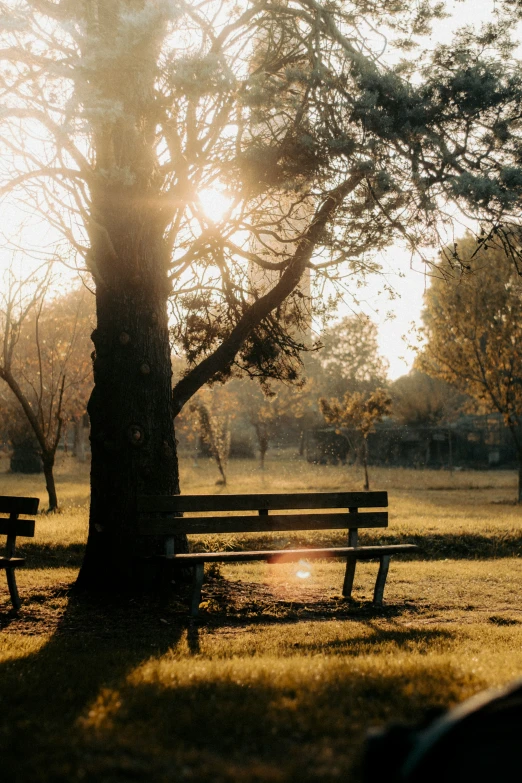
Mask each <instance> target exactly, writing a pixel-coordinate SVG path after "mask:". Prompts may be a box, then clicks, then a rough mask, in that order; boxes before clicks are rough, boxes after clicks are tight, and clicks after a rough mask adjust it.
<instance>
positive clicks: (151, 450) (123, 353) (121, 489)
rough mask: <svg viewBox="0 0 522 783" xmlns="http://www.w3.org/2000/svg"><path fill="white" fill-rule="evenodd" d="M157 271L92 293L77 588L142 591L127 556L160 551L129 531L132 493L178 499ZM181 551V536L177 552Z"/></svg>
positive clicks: (137, 566) (133, 518)
mask: <svg viewBox="0 0 522 783" xmlns="http://www.w3.org/2000/svg"><path fill="white" fill-rule="evenodd" d="M158 266H159V268H160V270H161V266H160V265H158V264H157V263H156V264H153V263H150V264H149V267H148V269H144V270H143V272H144V273H143V275H141V276H140V277H139V278H138V279H135V282H134V285H129V284H128V283H127V282H125V284H124V285H123V284H120V287H118V286H117V285H115V286H114V287H112V286H107V285H103V284H98V285H97V292H96V306H97V328H96V330H95V331H94V332H93V335H92V339H93V342H94V345H95V349H96V350H95V354H94V355H93V360H94V361H93V367H94V389H93V392H92V395H91V398H90V400H89V405H88V412H89V417H90V423H91V434H90V440H91V452H92V462H91V510H90V523H89V537H88V542H87V550H86V554H85V559H84V562H83V565H82V568H81V571H80V574H79V577H78V581H77V587H78V588H79V589H88V590H102V591H105V590H107V591H109V592H110V591H112V590H129V589H140V588H143V586H144V584H145V582H146V581H147V580H146V579H145V577H144V573H146V571H145V570H144V568H143V561H140V558H139V557H137V556H138V555H149V554H154V553H158V554H159V553H164V551H165V540H164V539H155V538H154V537H146V538H145V537H141V538H140V537H138V535H137V532H136V523H137V514H136V498H137V495H139V494H150V495H161V494H167V495H171V494H178V493H179V480H178V461H177V454H176V441H175V437H174V424H173V405H172V369H171V356H170V343H169V331H168V322H167V304H166V301H167V290H168V288H167V285H166V276H165V273H164V272H163V275H164V277H162V276H161V275H158V274H157V273H156V274H154V272H155V271H156V269H157V268H158ZM163 270H164V267H163ZM158 277H159V280H158ZM120 280H121V278H120ZM149 539H150V540H149ZM185 545H186V539H185V538H182V539H181V540H180V541H178V542H177V543H176V549H177V551H182V548H184V547H185ZM148 586H150V585H148Z"/></svg>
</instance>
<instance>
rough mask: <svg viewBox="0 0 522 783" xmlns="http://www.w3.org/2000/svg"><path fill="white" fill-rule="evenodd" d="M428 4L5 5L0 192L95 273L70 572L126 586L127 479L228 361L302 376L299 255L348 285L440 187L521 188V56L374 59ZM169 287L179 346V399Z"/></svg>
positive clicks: (156, 453) (131, 547) (155, 462)
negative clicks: (78, 511) (81, 525)
mask: <svg viewBox="0 0 522 783" xmlns="http://www.w3.org/2000/svg"><path fill="white" fill-rule="evenodd" d="M434 13H435V14H439V15H440V13H441V7H440V6H439V5H433V6H432V4H429V3H424V2H422V3H417V2H407V1H406V0H397V2H394V3H393V5H392V6H390V4H388V3H386V4H380V3H367V2H366V1H365V0H351V1H350V2H348V3H342V4H337V5H335V4H328V5H324V6H323V5H321V4H320V3H317V2H315V0H295V2H292V3H288V2H283V3H279V4H267V3H266V2H265V0H242V1H241V2H236V0H234V1H233V2H232V1H230V2H229V1H228V0H222V1H221V2H218V3H216V2H214V0H208V2H202V3H200V4H198V5H197V7H194V6H193V5H192V4H185V5H178V4H177V3H172V2H171V0H156V1H155V2H146V0H103V1H102V0H91V1H90V2H85V1H84V0H5V1H4V2H1V3H0V20H1V22H2V25H3V45H2V48H1V50H0V70H1V76H2V81H1V84H0V94H1V98H2V103H3V109H2V115H1V128H0V137H1V140H2V149H1V152H2V184H1V186H0V187H1V188H2V193H3V194H14V193H16V194H17V195H18V196H19V197H21V198H23V200H24V201H25V203H26V204H27V203H29V204H30V205H31V208H32V209H33V210H34V211H35V212H37V213H39V214H41V215H42V216H43V217H44V218H45V219H46V220H47V221H49V222H50V223H51V224H52V225H53V226H54V227H55V229H56V230H57V231H59V232H61V233H62V235H63V236H64V237H65V238H66V239H67V241H68V242H69V243H70V245H71V247H72V248H74V251H75V252H76V253H77V254H78V256H79V258H80V260H81V259H83V260H84V263H85V265H86V268H87V269H88V270H89V272H90V274H91V275H92V277H93V280H94V285H95V289H96V316H97V326H96V329H95V331H94V333H93V342H94V345H95V359H94V382H95V385H94V391H93V394H92V396H91V398H90V402H89V415H90V422H91V450H92V469H91V490H92V491H91V514H90V527H89V539H88V544H87V550H86V555H85V560H84V564H83V567H82V570H81V573H80V577H79V585H80V586H83V587H85V588H95V589H98V588H102V589H103V588H104V587H108V589H113V588H114V586H117V587H118V588H121V587H123V586H125V585H128V586H131V585H133V584H135V573H134V564H135V558H134V553H135V551H136V549H137V548H138V546H141V547H142V546H143V542H139V541H138V540H137V538H136V535H135V532H134V531H135V525H136V495H137V493H144V492H148V493H152V494H172V493H177V492H178V491H179V480H178V467H177V458H176V444H175V438H174V432H173V426H172V419H173V417H174V416H175V415H176V414H177V413H178V412H179V411H180V410H181V409H182V408H183V406H184V405H185V404H186V403H187V401H188V400H189V399H190V398H191V397H192V396H193V395H194V394H195V393H196V392H197V390H198V389H199V388H201V387H202V386H203V385H204V384H205V383H207V382H208V381H209V380H212V379H214V380H216V379H220V378H222V377H224V376H227V375H228V374H230V373H231V372H234V371H237V372H240V371H241V372H246V373H248V374H250V375H254V376H255V375H258V376H267V375H268V376H272V377H279V378H283V379H286V380H292V379H294V378H295V376H296V373H297V372H298V355H299V352H300V350H301V349H302V348H303V347H304V345H303V343H302V342H301V341H300V340H299V339H297V338H296V334H298V333H299V328H297V330H296V327H299V324H300V322H302V320H303V319H305V318H308V314H307V313H303V303H304V302H306V297H305V296H304V295H303V292H302V291H301V279H302V277H303V274H304V272H305V271H306V270H307V269H311V270H312V273H313V275H314V277H315V278H317V280H319V278H320V277H321V275H326V276H327V277H328V279H329V280H332V279H334V280H335V279H336V278H337V280H339V276H342V274H344V273H337V272H336V271H332V270H335V269H337V268H338V267H339V266H340V265H343V268H344V269H345V270H346V274H348V275H351V276H352V278H355V280H357V279H359V278H360V276H361V274H362V271H363V270H364V269H365V268H370V269H375V268H376V266H375V264H372V263H370V262H368V259H371V257H372V255H371V254H372V253H373V252H374V251H377V250H379V249H381V248H383V247H384V246H386V245H388V244H389V243H391V242H393V241H394V240H395V239H396V238H397V237H402V238H404V239H406V240H407V241H408V242H409V243H410V244H411V245H412V246H416V245H417V244H419V243H422V242H426V243H428V244H429V243H430V242H433V241H434V240H435V239H436V236H437V215H438V214H439V215H440V214H442V213H441V212H440V210H439V208H440V207H441V205H443V204H444V200H445V199H446V198H452V199H456V200H458V201H460V202H462V203H463V204H466V205H471V206H473V207H476V206H477V205H479V206H480V207H483V208H485V207H488V208H490V210H492V214H493V215H494V216H495V217H498V216H500V215H501V214H503V211H505V210H506V209H508V208H510V207H512V206H513V204H516V200H517V199H518V197H519V193H520V190H521V182H522V178H517V172H518V169H516V168H515V169H513V170H512V171H511V170H510V171H511V173H509V172H508V174H509V176H506V160H507V157H506V156H507V155H508V153H509V152H510V150H511V148H512V147H514V146H515V142H516V139H515V140H514V141H513V138H512V127H513V121H518V117H519V116H520V107H519V103H520V89H519V83H518V82H519V80H518V76H517V75H516V73H514V72H512V71H510V72H506V71H505V70H504V69H503V67H502V65H501V64H500V63H499V62H498V61H497V60H496V59H495V57H492V58H491V60H490V61H489V62H487V61H485V60H484V59H482V60H481V59H480V57H481V53H482V52H483V51H484V47H483V46H482V47H481V46H479V45H477V46H475V44H474V43H473V42H471V43H470V45H469V47H468V49H469V51H466V52H465V53H464V54H463V49H462V47H461V48H460V49H459V51H458V54H455V52H454V51H452V50H450V49H448V50H446V51H444V52H441V53H439V54H438V56H437V59H436V60H435V61H434V63H433V64H432V68H431V70H430V71H429V72H428V71H424V72H423V73H422V74H421V77H422V78H420V79H417V78H416V79H410V78H409V74H408V69H407V68H405V67H404V63H401V64H400V65H397V66H396V67H395V66H394V67H391V66H390V65H389V62H390V59H388V62H387V61H386V59H385V58H384V57H382V53H383V52H384V51H385V49H386V42H388V49H389V48H390V47H391V46H393V41H394V40H396V41H398V40H399V39H400V40H401V41H402V42H404V41H405V40H406V42H408V39H409V41H410V42H411V39H412V37H414V36H418V35H421V34H423V33H425V32H427V31H428V27H429V20H430V17H431V16H432V15H433V14H434ZM395 61H396V62H397V60H395ZM410 71H411V69H410ZM419 73H420V71H419ZM515 130H516V127H515ZM500 139H501V140H502V150H501V152H499V140H500ZM37 142H40V144H38V143H37ZM212 188H213V189H214V191H216V190H217V192H220V193H222V194H223V195H225V196H227V198H228V199H229V201H228V202H227V203H228V206H227V207H226V208H225V209H224V210H222V213H221V215H218V214H216V213H213V214H212V215H211V216H209V215H207V214H205V211H204V210H203V208H202V199H201V196H202V194H203V193H204V191H205V189H212ZM269 238H271V239H274V238H275V239H276V240H277V242H276V243H275V244H274V242H272V241H270V242H269V241H268V240H269ZM275 248H279V249H275ZM252 268H258V269H262V270H267V271H270V272H274V273H275V279H274V281H273V284H271V285H270V286H269V287H268V289H264V288H261V287H260V286H259V285H257V284H256V279H257V278H256V275H253V274H252ZM319 288H320V286H319ZM170 297H172V299H171V301H172V307H173V309H174V313H175V315H176V318H177V321H176V326H175V328H174V334H175V336H176V337H177V338H178V339H179V340H180V341H181V342H182V344H183V346H184V349H185V352H186V355H187V357H188V361H189V371H188V372H187V373H186V375H185V376H184V377H183V378H182V379H181V380H180V381H178V383H177V384H176V386H175V388H174V393H172V381H171V364H170V353H171V352H170V346H169V328H168V312H167V302H168V300H169V298H170ZM284 302H285V303H286V304H285V306H284V307H282V305H283V303H284ZM305 309H306V307H305ZM160 543H161V542H159V541H158V542H154V540H153V539H151V541H150V545H151V547H152V549H153V551H154V549H155V548H156V547H159V546H160ZM178 544H180V545H181V544H182V542H181V541H180V542H178ZM104 580H105V581H106V582H107V583H109V582H110V585H108V584H106V585H104V584H103V582H104Z"/></svg>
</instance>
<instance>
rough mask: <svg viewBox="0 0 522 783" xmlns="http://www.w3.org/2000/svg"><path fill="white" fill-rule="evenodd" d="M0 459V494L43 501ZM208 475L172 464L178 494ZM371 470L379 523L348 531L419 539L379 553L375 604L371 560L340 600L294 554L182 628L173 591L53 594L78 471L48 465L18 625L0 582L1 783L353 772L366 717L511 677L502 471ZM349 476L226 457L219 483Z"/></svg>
mask: <svg viewBox="0 0 522 783" xmlns="http://www.w3.org/2000/svg"><path fill="white" fill-rule="evenodd" d="M2 468H5V465H0V494H20V495H38V496H40V497H41V498H42V505H43V506H44V507H45V503H44V499H45V492H44V485H43V479H42V478H41V477H20V476H12V475H9V474H8V473H6V472H5V470H4V471H3V470H2ZM217 478H218V476H217V472H216V471H215V468H214V467H213V465H212V464H211V463H206V462H204V461H202V462H201V466H200V467H199V468H197V469H196V468H193V467H191V465H190V460H187V462H186V464H184V465H182V487H183V490H184V491H185V492H189V491H192V492H212V491H220V492H222V491H223V488H222V487H220V488H218V487H216V486H215V483H214V482H215V481H216V479H217ZM371 479H372V489H387V490H388V491H389V494H390V511H391V515H390V527H389V529H388V530H387V531H385V532H384V533H382V532H381V531H378V530H376V531H372V532H371V533H369V534H367V535H366V536H365V540H366V541H367V542H373V541H378V540H390V541H394V540H398V541H412V542H416V543H418V544H420V545H421V547H422V554H421V555H420V556H418V557H417V558H415V559H411V560H405V559H401V558H399V557H397V558H395V559H392V563H391V567H390V574H389V577H388V584H387V588H386V592H385V605H384V607H383V608H381V609H375V608H373V607H371V605H370V604H369V600H370V598H371V595H372V590H373V583H374V579H375V572H376V568H377V565H376V564H375V563H373V564H372V563H360V564H359V565H358V567H357V569H358V570H357V575H356V588H355V591H354V596H355V598H354V600H353V601H351V602H348V601H345V600H343V599H342V597H341V594H340V588H341V584H342V575H343V564H342V563H341V562H323V561H321V562H317V563H314V564H313V567H312V569H311V575H310V577H309V578H307V579H299V578H298V577H297V576H296V570H297V566H296V564H285V565H280V566H275V567H274V566H269V565H266V564H260V563H254V564H252V563H248V564H244V565H235V566H234V565H231V566H224V567H222V568H221V570H220V573H219V572H217V573H215V574H214V575H213V576H212V578H210V579H209V580H208V582H207V583H206V584H205V585H204V592H203V599H204V604H203V607H202V612H201V617H200V618H199V619H198V620H196V621H194V620H190V619H189V618H188V617H187V611H186V605H185V604H184V603H183V602H182V601H180V600H171V601H169V602H163V603H160V602H152V601H148V600H147V601H145V600H135V599H134V600H130V599H124V600H123V599H119V600H112V601H102V600H91V601H89V602H86V601H83V602H81V603H80V602H78V601H77V600H76V599H75V598H73V597H71V596H70V595H69V588H70V586H71V584H72V583H73V581H74V578H75V575H76V573H77V570H78V567H79V564H80V562H81V556H82V547H83V543H84V540H85V533H86V525H87V502H88V470H87V468H86V467H78V466H76V465H75V464H74V462H73V460H72V459H69V458H64V459H63V462H62V464H61V465H60V466H59V469H58V491H59V496H60V500H61V502H62V504H63V508H64V510H63V512H62V513H60V514H55V515H50V516H47V515H45V514H42V515H40V516H39V517H38V520H37V537H36V538H35V539H34V541H32V540H27V541H28V543H23V544H22V546H21V547H20V549H21V550H22V551H24V552H25V554H26V556H27V559H28V564H27V567H26V569H25V570H23V571H20V572H19V575H18V583H19V587H20V593H21V596H22V598H23V601H24V603H23V607H22V610H21V612H20V614H19V616H18V617H15V616H14V615H13V614H12V612H11V611H10V604H9V601H8V598H7V589H6V587H5V582H4V583H3V584H2V581H1V580H3V579H4V577H3V575H2V574H0V640H1V642H0V703H1V704H2V718H1V721H0V758H1V759H2V772H3V779H4V780H6V781H9V782H10V781H15V780H16V781H31V783H33V782H34V783H39V781H42V782H43V781H45V783H51V781H52V783H62V782H63V783H65V782H66V781H67V782H68V781H76V780H78V781H89V782H90V781H92V782H93V783H94V782H95V781H96V783H98V781H102V782H103V783H105V782H106V781H107V783H108V782H110V783H112V782H113V781H114V783H116V782H119V781H147V782H149V781H151V782H152V783H156V781H165V783H166V782H167V781H169V783H170V782H171V781H177V780H180V781H184V780H187V781H191V780H192V781H217V783H219V781H241V782H243V781H244V782H245V783H251V782H252V783H253V782H254V781H277V782H279V781H294V780H295V781H300V783H302V782H303V781H319V780H321V781H322V780H326V781H328V780H336V781H337V780H339V781H341V780H343V781H350V783H352V781H353V782H354V783H357V781H358V780H359V779H360V755H361V747H362V743H363V738H364V735H365V732H366V730H367V729H368V728H369V727H371V726H375V725H382V724H383V723H386V722H388V721H401V720H407V721H416V720H419V719H420V718H422V716H423V715H425V714H426V711H427V710H430V709H431V708H435V707H446V706H449V705H452V704H455V703H456V702H458V701H461V700H462V699H464V698H466V697H468V696H470V695H472V694H473V693H475V692H477V691H478V690H481V689H483V688H485V687H488V686H491V685H497V684H501V683H504V682H507V681H509V680H511V679H513V678H515V677H517V676H520V675H522V603H521V589H520V584H521V582H522V559H521V558H520V551H521V543H522V525H521V519H522V511H521V509H520V508H519V507H517V506H516V505H513V502H512V501H513V499H514V497H515V491H516V475H515V473H514V472H509V471H492V472H475V471H474V472H466V471H460V472H457V471H456V472H454V473H452V474H450V473H448V472H445V471H426V472H420V471H413V470H401V469H395V470H393V469H373V471H372V472H371ZM361 485H362V479H361V476H360V473H359V471H358V470H357V469H355V468H340V467H339V468H335V467H326V466H325V467H322V466H310V465H307V463H306V462H302V461H292V460H290V459H287V458H281V459H276V458H275V457H273V458H272V459H271V460H270V459H269V460H268V461H267V468H266V470H265V472H264V473H260V472H259V471H258V470H257V469H256V466H255V464H254V463H250V462H233V463H231V465H230V472H229V486H228V488H227V491H230V492H240V491H244V492H249V491H265V492H275V491H298V490H327V489H334V490H338V489H360V488H361ZM339 535H340V534H337V533H335V534H332V535H331V536H329V534H327V533H323V534H318V535H315V534H308V533H307V534H303V535H296V536H295V537H294V538H292V539H291V540H292V541H293V540H295V541H301V542H302V543H308V544H311V543H312V542H315V541H319V540H324V539H325V538H327V537H329V540H330V541H331V542H332V543H333V542H334V541H338V540H340V539H339V538H338V536H339ZM245 538H246V537H245ZM265 539H271V540H272V541H273V543H274V544H277V545H278V546H280V545H281V544H284V543H285V542H286V541H289V540H290V538H289V537H286V538H284V537H283V536H281V535H278V536H275V535H274V536H265ZM257 540H258V541H259V540H260V536H257ZM22 541H23V539H21V540H20V542H21V543H22ZM197 543H198V544H199V545H200V546H201V545H203V546H207V547H214V546H215V545H216V544H219V543H220V542H219V540H217V539H216V538H209V537H207V538H206V539H203V540H202V541H201V540H200V541H199V542H197ZM245 543H246V541H245V540H243V539H241V538H239V537H235V540H233V541H232V544H233V545H234V546H242V545H244V544H245ZM265 543H266V541H265Z"/></svg>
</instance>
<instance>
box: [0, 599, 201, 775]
mask: <svg viewBox="0 0 522 783" xmlns="http://www.w3.org/2000/svg"><path fill="white" fill-rule="evenodd" d="M163 614H165V612H164V611H163V607H162V606H161V605H160V604H157V603H150V602H141V601H140V602H138V601H129V600H115V601H108V600H107V599H100V600H87V599H85V598H82V599H81V600H79V599H77V598H74V597H71V598H70V599H69V602H68V606H67V610H66V612H65V614H64V615H63V617H62V618H61V619H60V621H59V622H58V624H57V626H56V628H55V629H54V633H52V636H51V638H50V640H49V641H48V642H47V643H44V644H43V646H42V647H41V648H40V649H38V651H37V652H32V653H30V654H28V655H27V656H24V657H17V658H15V659H11V660H9V658H8V659H7V660H6V661H4V662H3V663H2V664H1V665H0V704H1V705H2V710H1V718H0V758H1V759H2V762H1V764H2V773H1V778H2V780H5V781H6V782H9V783H10V782H11V781H13V782H14V781H17V782H18V781H26V780H27V781H40V780H41V781H55V780H56V781H64V783H65V781H71V780H76V779H83V773H82V769H83V763H84V762H83V760H82V759H83V758H84V754H85V752H86V750H85V747H84V743H83V739H82V728H81V718H82V716H85V715H86V716H87V718H88V716H89V705H94V709H96V702H97V700H98V699H99V698H100V694H103V693H105V692H107V693H110V692H112V691H113V690H114V689H118V688H119V687H120V686H121V684H122V683H124V682H125V680H126V677H127V675H128V674H129V672H131V671H132V670H133V669H134V668H135V667H136V666H137V665H139V664H140V663H142V662H143V661H146V660H148V659H150V658H151V657H156V656H161V655H163V654H164V653H166V652H167V651H168V650H169V649H170V648H172V647H175V646H176V645H177V644H178V642H179V640H180V638H181V636H182V634H183V633H184V630H185V629H186V627H187V621H186V620H181V621H180V622H172V621H168V622H167V623H165V622H164V621H163V622H162V621H161V620H162V615H163ZM9 619H11V620H12V623H11V624H9ZM5 620H7V622H4V625H6V626H7V629H8V631H9V632H10V631H12V630H14V629H16V627H17V621H16V618H15V617H14V616H13V615H12V613H10V615H9V616H8V617H7V618H4V621H5ZM22 620H23V610H22ZM21 627H22V633H21V634H16V636H17V643H18V645H19V644H20V641H21V639H22V638H23V634H24V633H28V634H29V636H30V635H31V630H30V629H29V630H28V629H27V627H26V626H24V624H23V622H22V626H21ZM2 636H3V637H4V642H8V641H9V634H5V632H4V633H3V634H1V635H0V638H1V637H2ZM31 641H32V639H31ZM79 721H80V722H79ZM86 779H87V780H88V779H89V777H87V778H86ZM101 779H102V778H100V780H101ZM107 779H109V778H107ZM144 780H145V778H144Z"/></svg>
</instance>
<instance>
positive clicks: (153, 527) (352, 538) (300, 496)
mask: <svg viewBox="0 0 522 783" xmlns="http://www.w3.org/2000/svg"><path fill="white" fill-rule="evenodd" d="M387 506H388V494H387V492H314V493H311V492H306V493H289V494H262V495H172V496H164V495H161V496H160V495H158V496H150V495H145V496H141V497H139V498H138V514H139V529H138V532H139V534H141V535H144V536H148V535H153V536H165V538H166V542H165V554H164V555H163V556H161V557H160V559H162V560H164V561H167V562H169V563H171V564H172V565H177V566H180V567H185V568H186V567H191V568H193V573H194V582H193V590H192V599H191V607H190V609H191V614H192V616H194V617H195V616H197V613H198V607H199V603H200V599H201V587H202V584H203V576H204V564H205V563H216V562H218V563H231V562H236V563H237V562H245V561H254V560H262V561H265V562H266V563H270V564H274V563H288V562H296V561H299V560H301V559H304V558H306V559H310V558H330V557H334V558H346V571H345V576H344V583H343V595H344V596H346V597H349V596H351V592H352V587H353V580H354V576H355V567H356V564H357V561H358V560H379V561H380V565H379V570H378V573H377V579H376V582H375V589H374V596H373V601H374V603H375V604H382V600H383V594H384V586H385V584H386V577H387V574H388V568H389V564H390V557H391V556H392V555H394V554H400V553H406V552H412V551H415V550H416V549H417V547H416V546H415V545H413V544H381V545H378V546H359V542H358V535H359V529H360V528H386V527H387V526H388V512H387V511H383V510H381V509H385V508H387ZM361 509H365V510H364V511H361ZM368 509H380V510H379V511H375V510H372V511H369V510H368ZM244 511H248V512H256V513H255V514H252V513H250V514H249V515H244V514H239V515H238V514H237V512H244ZM280 511H286V512H288V511H292V512H298V513H285V514H281V513H279V512H280ZM303 511H306V512H307V513H302V512H303ZM230 512H235V515H232V516H231V515H230ZM187 513H188V514H193V515H195V516H182V514H187ZM202 514H203V516H202ZM339 529H341V530H346V531H347V542H346V543H347V545H346V546H340V547H338V546H337V547H321V548H310V549H308V548H300V549H276V550H261V549H254V550H247V551H233V552H230V551H222V552H192V553H188V554H186V553H179V554H177V553H175V552H174V547H173V537H174V536H176V535H180V534H189V535H190V534H205V535H209V534H215V533H220V534H222V533H266V532H278V533H280V532H283V531H304V530H339Z"/></svg>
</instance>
